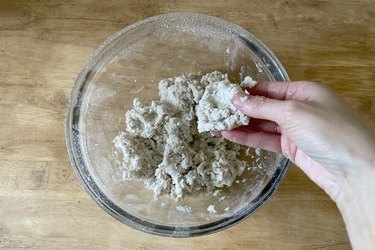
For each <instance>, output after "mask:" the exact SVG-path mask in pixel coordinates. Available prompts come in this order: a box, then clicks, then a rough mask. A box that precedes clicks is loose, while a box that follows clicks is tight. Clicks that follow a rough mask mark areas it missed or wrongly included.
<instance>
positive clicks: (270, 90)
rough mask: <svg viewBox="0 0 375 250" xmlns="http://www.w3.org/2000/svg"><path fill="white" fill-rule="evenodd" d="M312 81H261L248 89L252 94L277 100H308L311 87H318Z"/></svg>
mask: <svg viewBox="0 0 375 250" xmlns="http://www.w3.org/2000/svg"><path fill="white" fill-rule="evenodd" d="M317 85H318V84H317V83H312V82H303V81H301V82H261V83H259V84H257V85H256V86H255V87H253V88H250V89H248V91H249V92H250V94H251V95H259V96H264V97H268V98H272V99H277V100H292V99H293V100H299V101H306V100H309V99H310V97H311V94H312V93H311V91H310V90H309V89H311V88H314V87H316V86H317Z"/></svg>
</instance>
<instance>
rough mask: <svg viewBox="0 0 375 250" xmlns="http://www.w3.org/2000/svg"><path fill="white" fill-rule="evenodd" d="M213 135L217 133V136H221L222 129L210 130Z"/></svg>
mask: <svg viewBox="0 0 375 250" xmlns="http://www.w3.org/2000/svg"><path fill="white" fill-rule="evenodd" d="M210 132H211V134H212V135H215V136H221V131H218V130H213V131H210Z"/></svg>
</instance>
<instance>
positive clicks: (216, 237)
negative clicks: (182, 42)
mask: <svg viewBox="0 0 375 250" xmlns="http://www.w3.org/2000/svg"><path fill="white" fill-rule="evenodd" d="M172 11H188V12H199V13H205V14H208V15H213V16H218V17H221V18H224V19H227V20H229V21H232V22H234V23H236V24H238V25H240V26H242V27H243V28H245V29H247V30H248V31H250V32H252V33H253V34H255V35H256V36H257V37H259V38H260V39H261V40H262V41H263V42H264V43H265V44H267V46H269V48H270V49H271V50H273V51H274V52H275V54H276V55H277V56H278V58H279V59H280V60H281V61H282V63H283V64H284V66H285V67H286V69H287V71H288V73H289V75H290V77H291V79H293V80H300V79H307V80H311V81H318V82H324V83H326V84H328V85H330V86H331V87H332V88H333V89H334V90H335V91H337V93H338V94H340V95H341V96H342V97H344V98H345V99H346V100H347V101H348V102H350V103H351V104H352V105H353V106H354V108H355V109H357V110H358V111H360V112H361V113H363V114H365V115H367V116H368V117H369V119H371V122H372V124H374V125H375V71H374V68H375V2H374V1H371V0H361V1H354V0H352V1H336V0H333V1H294V0H283V1H271V0H270V1H261V0H254V1H246V0H244V1H233V0H224V1H223V0H215V1H213V0H212V1H187V0H184V1H164V0H161V1H158V3H156V1H155V3H153V2H152V1H139V0H137V1H119V2H116V1H89V0H85V1H71V0H69V1H64V3H60V1H34V0H33V1H1V3H0V117H1V118H0V165H1V167H0V248H37V249H40V248H44V249H350V244H349V241H348V238H347V233H346V230H345V226H344V223H343V221H342V218H341V216H340V214H339V212H338V210H337V208H336V205H335V204H334V203H333V202H332V201H331V200H330V199H329V198H328V196H327V195H326V194H325V193H324V192H323V191H322V190H320V189H319V188H318V187H317V186H316V185H314V184H313V183H312V182H311V181H310V180H309V179H308V178H307V177H306V176H305V175H304V174H303V173H302V172H301V171H300V170H299V169H298V168H297V167H295V166H293V167H292V168H291V170H290V173H289V175H288V177H287V178H286V180H285V182H284V183H283V185H282V187H281V188H280V189H279V191H278V192H277V193H276V195H274V197H273V198H272V199H271V201H270V202H269V203H267V204H266V206H264V207H263V208H262V209H261V210H260V211H258V212H257V213H256V214H255V215H254V216H252V217H250V218H249V219H247V220H246V221H244V222H242V223H240V224H239V225H237V226H234V227H232V228H230V229H228V230H225V231H223V232H220V233H216V234H213V235H209V236H204V237H198V238H192V239H169V238H162V237H157V236H152V235H148V234H144V233H142V232H138V231H136V230H133V229H131V228H129V227H127V226H125V225H122V224H121V223H119V222H117V221H116V220H115V219H113V218H112V217H110V216H109V215H108V214H107V213H105V212H104V211H103V210H101V209H100V208H99V207H98V206H97V205H96V204H95V203H94V202H93V201H92V200H91V199H90V198H89V196H88V195H87V194H86V192H85V191H84V190H83V188H82V187H81V186H80V184H79V182H78V180H77V178H76V177H75V175H74V173H73V170H72V167H71V166H70V163H69V160H68V156H67V152H66V148H65V136H64V112H65V106H66V103H67V99H68V95H69V92H70V89H71V87H72V85H73V82H74V80H75V78H76V76H77V74H78V72H79V70H80V68H81V66H82V64H83V63H84V62H85V60H86V59H87V58H88V57H89V55H90V54H91V53H92V52H93V51H94V49H95V48H96V47H97V46H99V44H101V43H102V42H103V41H104V40H105V39H106V38H107V36H109V35H110V34H112V33H114V32H116V31H118V30H119V29H121V28H123V27H125V26H127V25H129V24H131V23H133V22H135V21H138V20H140V19H143V18H145V17H148V16H152V15H156V14H160V13H166V12H172Z"/></svg>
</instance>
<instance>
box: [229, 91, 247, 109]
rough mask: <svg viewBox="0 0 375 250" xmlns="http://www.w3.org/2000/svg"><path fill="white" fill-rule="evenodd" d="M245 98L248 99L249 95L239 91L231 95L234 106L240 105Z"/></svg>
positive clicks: (245, 100) (244, 101)
mask: <svg viewBox="0 0 375 250" xmlns="http://www.w3.org/2000/svg"><path fill="white" fill-rule="evenodd" d="M247 100H249V95H247V94H245V93H241V92H239V93H237V94H236V95H235V96H234V97H233V99H232V103H233V105H235V106H236V107H242V106H243V105H244V103H246V102H247Z"/></svg>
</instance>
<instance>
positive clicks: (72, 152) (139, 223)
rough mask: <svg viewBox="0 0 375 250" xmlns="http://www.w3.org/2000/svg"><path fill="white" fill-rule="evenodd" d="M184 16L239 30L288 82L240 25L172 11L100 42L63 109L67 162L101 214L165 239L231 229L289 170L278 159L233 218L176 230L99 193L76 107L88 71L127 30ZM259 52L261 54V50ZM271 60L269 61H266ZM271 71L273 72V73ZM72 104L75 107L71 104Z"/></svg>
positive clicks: (265, 50) (266, 51)
mask: <svg viewBox="0 0 375 250" xmlns="http://www.w3.org/2000/svg"><path fill="white" fill-rule="evenodd" d="M178 16H179V17H184V18H199V19H201V20H207V21H210V22H212V21H215V22H217V23H219V24H220V25H226V26H228V27H230V28H233V29H234V30H236V31H239V32H240V33H241V34H245V35H246V36H242V35H238V37H239V38H240V39H241V40H242V41H243V42H244V43H245V45H246V46H248V47H249V48H250V49H251V50H252V51H253V52H254V50H255V52H258V53H262V54H265V55H267V56H268V57H269V58H264V57H263V60H266V61H264V63H265V64H266V65H271V66H274V70H277V71H278V72H276V73H278V74H279V75H280V77H281V79H276V80H278V81H289V80H290V79H289V76H288V74H287V72H286V70H285V69H284V67H283V66H282V64H281V63H280V61H279V60H278V59H277V57H276V56H275V55H274V54H273V52H271V50H269V49H268V48H267V47H266V46H265V45H264V44H263V43H262V42H261V41H260V40H259V39H258V38H257V37H256V36H254V35H253V34H251V33H250V32H248V31H246V30H244V29H243V28H241V27H240V26H238V25H236V24H234V23H232V22H229V21H227V20H224V19H221V18H218V17H213V16H209V15H204V14H198V13H191V12H172V13H167V14H161V15H156V16H151V17H148V18H145V19H143V20H140V21H138V22H135V23H133V24H131V25H129V26H126V27H124V28H123V29H121V30H120V31H118V32H116V33H115V34H113V35H111V36H110V37H108V38H107V40H106V41H105V42H104V43H102V44H101V45H100V46H99V47H98V48H97V49H96V50H95V51H94V52H93V53H92V54H91V56H90V57H89V59H88V60H87V61H86V62H85V63H84V65H83V67H82V68H81V70H80V72H79V74H78V76H77V78H76V79H75V82H74V86H73V88H72V90H71V93H70V96H69V99H68V104H67V107H66V113H65V139H66V147H67V151H68V155H69V160H70V163H71V165H72V167H73V170H74V172H75V175H76V176H77V178H78V180H79V182H80V183H81V185H82V186H83V187H84V189H85V190H86V192H87V193H88V194H89V195H90V197H91V198H92V199H93V200H94V201H95V203H96V204H98V205H99V206H100V207H101V208H102V209H103V210H104V211H106V212H107V213H108V214H110V215H111V216H112V217H114V218H115V219H117V220H118V221H120V222H122V223H124V224H126V225H128V226H130V227H132V228H134V229H137V230H139V231H143V232H147V233H151V234H154V235H159V236H168V237H180V238H181V237H194V236H201V235H206V234H211V233H215V232H218V231H221V230H224V229H226V228H229V227H231V226H234V225H236V224H238V223H239V222H240V221H242V220H244V219H246V218H247V217H249V216H250V215H252V214H254V213H255V212H256V211H257V210H258V209H259V208H260V207H262V206H263V205H264V204H265V203H266V202H267V201H268V200H269V198H270V197H271V196H272V195H273V194H274V193H275V191H276V190H277V189H278V188H279V186H280V185H281V183H282V182H283V180H284V178H285V176H286V175H287V172H288V169H289V167H290V161H289V159H287V158H285V157H284V156H282V157H281V160H280V162H279V164H278V166H277V169H276V171H275V173H274V175H273V176H272V178H271V179H270V181H269V182H268V183H267V185H266V186H265V187H264V189H263V190H262V192H260V193H259V194H258V195H257V197H256V198H255V199H254V200H253V201H252V202H251V203H249V204H247V205H246V206H245V207H244V208H242V209H241V210H240V211H237V212H236V213H234V214H233V215H231V216H230V217H227V218H223V219H220V220H217V221H215V222H210V223H207V224H204V225H200V226H186V227H183V226H182V227H175V226H164V225H159V224H154V223H150V222H148V221H146V220H142V219H140V218H137V217H136V216H133V215H131V214H129V213H127V212H126V211H124V210H123V209H121V208H120V207H118V206H117V205H116V204H114V203H113V202H112V201H111V200H110V199H109V198H108V197H107V196H106V195H105V194H104V192H102V190H100V188H99V187H98V186H97V184H96V183H95V182H94V181H93V179H92V178H91V175H90V172H89V170H88V168H87V166H86V164H85V161H84V159H83V157H82V152H81V147H80V144H79V143H80V142H79V130H78V126H77V124H78V122H79V107H80V101H81V98H82V96H81V95H80V92H81V91H82V90H83V89H84V87H85V83H86V80H87V79H88V77H89V76H90V74H91V73H92V71H91V69H92V68H93V67H94V66H95V65H96V63H97V62H98V57H99V56H100V55H104V54H105V53H106V52H107V51H108V50H109V49H110V48H111V45H113V43H114V41H115V40H116V39H117V38H119V37H120V36H121V35H123V34H124V33H126V32H128V31H130V30H131V29H133V28H136V27H138V26H140V25H145V24H147V23H148V22H153V21H158V20H159V19H165V18H175V17H178ZM260 50H262V51H260ZM267 60H272V61H267ZM272 72H273V71H272ZM73 104H74V105H73Z"/></svg>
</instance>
